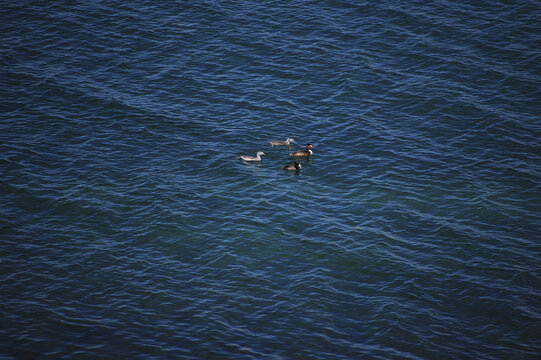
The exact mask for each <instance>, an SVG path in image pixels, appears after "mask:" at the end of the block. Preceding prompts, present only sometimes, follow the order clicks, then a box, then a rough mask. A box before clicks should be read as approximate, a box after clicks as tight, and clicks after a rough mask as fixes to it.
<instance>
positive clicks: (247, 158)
mask: <svg viewBox="0 0 541 360" xmlns="http://www.w3.org/2000/svg"><path fill="white" fill-rule="evenodd" d="M261 155H265V153H264V152H263V151H258V152H257V154H256V156H247V155H241V156H240V158H241V159H242V160H244V161H261Z"/></svg>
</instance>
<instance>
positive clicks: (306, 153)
mask: <svg viewBox="0 0 541 360" xmlns="http://www.w3.org/2000/svg"><path fill="white" fill-rule="evenodd" d="M311 148H312V144H306V150H299V151H295V152H292V153H291V154H289V156H310V155H312V154H313V152H312V150H311Z"/></svg>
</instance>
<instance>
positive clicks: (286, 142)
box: [270, 138, 295, 146]
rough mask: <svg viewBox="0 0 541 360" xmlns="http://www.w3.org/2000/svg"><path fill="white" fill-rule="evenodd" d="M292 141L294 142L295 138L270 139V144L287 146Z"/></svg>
mask: <svg viewBox="0 0 541 360" xmlns="http://www.w3.org/2000/svg"><path fill="white" fill-rule="evenodd" d="M292 142H295V139H293V138H287V140H286V141H281V140H275V141H271V142H270V144H271V146H280V145H285V146H289V144H290V143H292Z"/></svg>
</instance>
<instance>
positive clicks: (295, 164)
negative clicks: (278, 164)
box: [282, 161, 302, 171]
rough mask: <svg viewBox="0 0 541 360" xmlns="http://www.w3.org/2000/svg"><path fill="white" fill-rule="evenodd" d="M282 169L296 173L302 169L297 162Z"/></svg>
mask: <svg viewBox="0 0 541 360" xmlns="http://www.w3.org/2000/svg"><path fill="white" fill-rule="evenodd" d="M282 169H284V170H288V171H298V170H300V169H302V166H301V164H299V163H298V162H296V161H295V162H294V163H293V164H288V165H286V166H284V167H283V168H282Z"/></svg>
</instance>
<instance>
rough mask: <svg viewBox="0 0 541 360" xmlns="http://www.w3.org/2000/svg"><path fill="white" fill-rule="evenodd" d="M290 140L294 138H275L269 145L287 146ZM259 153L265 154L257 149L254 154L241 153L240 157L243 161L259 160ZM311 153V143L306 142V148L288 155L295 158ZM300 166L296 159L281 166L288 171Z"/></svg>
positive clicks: (292, 140)
mask: <svg viewBox="0 0 541 360" xmlns="http://www.w3.org/2000/svg"><path fill="white" fill-rule="evenodd" d="M292 142H295V139H293V138H287V139H286V140H285V141H282V140H275V141H271V142H270V145H271V146H289V145H290V144H291V143H292ZM261 155H265V153H264V152H263V151H258V152H257V154H256V156H247V155H241V156H240V158H241V159H242V160H244V161H261ZM311 155H312V144H306V150H299V151H294V152H292V153H291V154H289V156H290V157H293V158H296V157H307V156H311ZM301 168H302V166H301V164H299V163H298V162H297V161H295V162H293V163H291V164H287V165H286V166H284V167H282V169H284V170H289V171H299V170H300V169H301Z"/></svg>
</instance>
